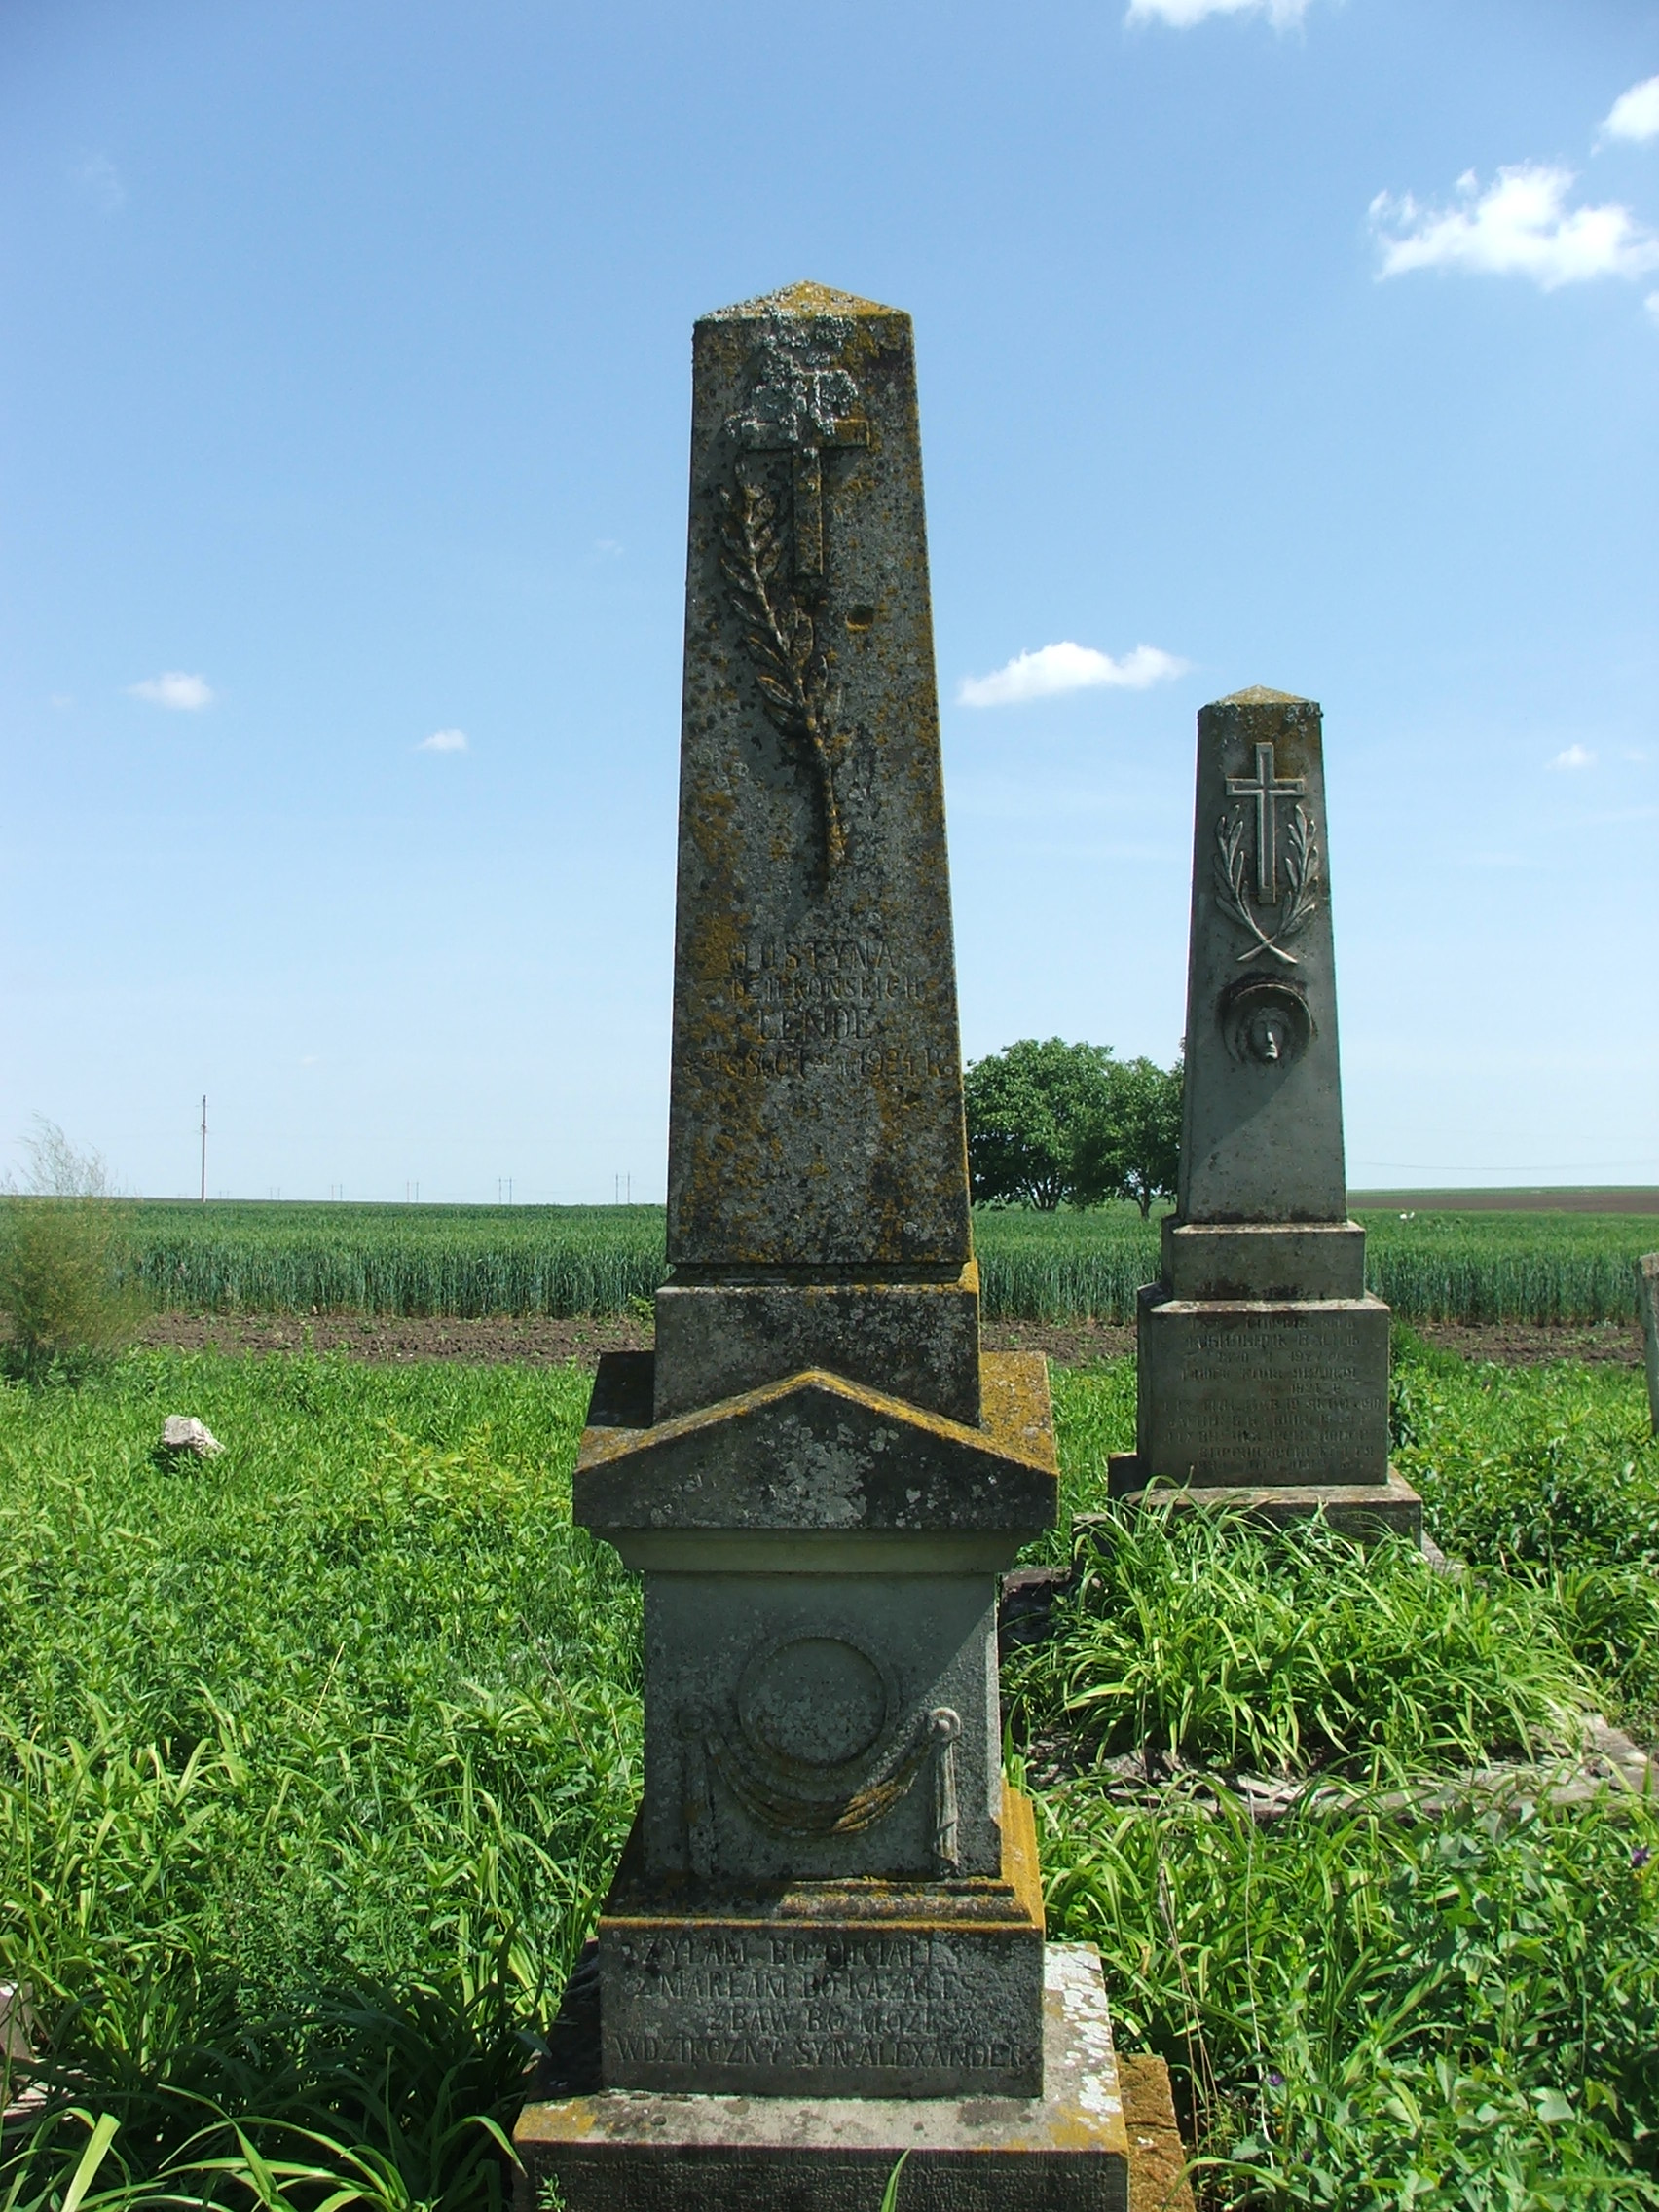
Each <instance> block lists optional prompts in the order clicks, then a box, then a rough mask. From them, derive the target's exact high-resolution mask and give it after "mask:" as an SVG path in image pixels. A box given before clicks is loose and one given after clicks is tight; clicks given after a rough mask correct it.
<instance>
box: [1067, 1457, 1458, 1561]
mask: <svg viewBox="0 0 1659 2212" xmlns="http://www.w3.org/2000/svg"><path fill="white" fill-rule="evenodd" d="M1107 1488H1108V1490H1109V1491H1110V1493H1111V1495H1112V1496H1113V1497H1115V1498H1118V1499H1120V1500H1121V1501H1122V1502H1123V1503H1124V1504H1125V1505H1127V1506H1129V1507H1130V1508H1131V1509H1132V1508H1135V1507H1138V1506H1147V1507H1151V1508H1152V1509H1154V1510H1157V1511H1161V1512H1166V1513H1185V1512H1191V1511H1193V1510H1194V1509H1195V1508H1197V1509H1200V1510H1202V1511H1203V1512H1206V1513H1244V1514H1248V1515H1249V1517H1250V1519H1251V1520H1253V1521H1266V1522H1269V1523H1271V1524H1272V1526H1273V1527H1274V1528H1279V1529H1287V1528H1290V1527H1291V1526H1292V1525H1293V1524H1294V1523H1296V1522H1298V1521H1311V1520H1312V1519H1313V1517H1314V1515H1315V1514H1322V1515H1323V1516H1324V1518H1325V1520H1326V1521H1328V1522H1329V1524H1330V1525H1331V1527H1332V1528H1333V1529H1335V1530H1337V1532H1338V1533H1339V1534H1340V1535H1344V1536H1352V1537H1353V1538H1354V1539H1355V1540H1356V1541H1357V1542H1359V1543H1362V1544H1367V1543H1375V1542H1376V1541H1377V1539H1378V1537H1379V1536H1382V1535H1389V1534H1391V1535H1396V1536H1404V1537H1405V1538H1406V1539H1407V1540H1408V1542H1410V1543H1414V1544H1419V1545H1420V1544H1421V1543H1422V1540H1423V1535H1422V1499H1421V1498H1420V1497H1419V1495H1418V1493H1417V1492H1416V1491H1415V1490H1413V1488H1412V1486H1411V1484H1410V1483H1408V1482H1407V1481H1406V1480H1405V1479H1404V1477H1403V1476H1401V1475H1400V1474H1398V1473H1397V1472H1396V1471H1395V1469H1394V1468H1392V1467H1390V1468H1389V1469H1388V1474H1387V1479H1386V1481H1384V1482H1381V1483H1237V1484H1234V1483H1195V1484H1192V1485H1186V1484H1180V1485H1177V1484H1175V1483H1170V1482H1164V1481H1159V1482H1156V1483H1150V1482H1149V1481H1148V1479H1147V1474H1146V1469H1145V1466H1144V1464H1143V1462H1142V1460H1141V1459H1140V1457H1139V1456H1138V1455H1137V1454H1136V1453H1133V1452H1114V1453H1113V1455H1112V1456H1111V1459H1110V1460H1109V1462H1108V1466H1107Z"/></svg>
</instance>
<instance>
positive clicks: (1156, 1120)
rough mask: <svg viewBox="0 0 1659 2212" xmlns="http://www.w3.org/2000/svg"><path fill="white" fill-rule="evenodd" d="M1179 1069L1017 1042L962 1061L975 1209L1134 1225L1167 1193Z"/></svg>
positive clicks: (1056, 1042)
mask: <svg viewBox="0 0 1659 2212" xmlns="http://www.w3.org/2000/svg"><path fill="white" fill-rule="evenodd" d="M1184 1073H1185V1070H1184V1067H1183V1064H1182V1062H1181V1061H1180V1060H1177V1061H1176V1063H1175V1065H1174V1066H1173V1067H1171V1068H1161V1067H1159V1066H1157V1065H1156V1064H1155V1062H1153V1061H1152V1060H1149V1059H1146V1058H1145V1057H1142V1058H1139V1059H1134V1060H1119V1059H1115V1058H1114V1057H1113V1055H1112V1049H1111V1047H1110V1046H1109V1045H1067V1044H1065V1043H1063V1042H1062V1041H1061V1039H1059V1038H1058V1037H1051V1038H1050V1039H1049V1040H1048V1041H1047V1043H1042V1044H1040V1043H1039V1042H1038V1040H1037V1039H1036V1038H1034V1037H1026V1038H1022V1039H1021V1040H1020V1041H1019V1043H1018V1044H1015V1045H1010V1046H1009V1047H1008V1049H1007V1050H1006V1051H1001V1052H992V1053H989V1054H988V1055H987V1056H986V1057H985V1058H984V1059H982V1060H971V1061H970V1062H969V1063H968V1069H967V1074H966V1076H965V1079H964V1092H965V1105H966V1108H967V1116H968V1173H969V1179H970V1182H971V1184H972V1187H973V1194H974V1202H975V1204H976V1205H1024V1206H1037V1207H1040V1208H1041V1209H1043V1210H1044V1211H1046V1212H1047V1211H1051V1210H1052V1209H1053V1208H1054V1207H1055V1206H1057V1205H1060V1204H1062V1203H1063V1204H1066V1205H1073V1206H1097V1205H1100V1204H1103V1203H1104V1201H1105V1200H1106V1199H1107V1198H1132V1199H1133V1200H1134V1202H1135V1204H1136V1205H1138V1206H1139V1207H1140V1210H1141V1215H1142V1218H1143V1219H1144V1218H1145V1217H1146V1216H1147V1215H1148V1214H1150V1213H1151V1211H1152V1203H1153V1200H1154V1199H1155V1198H1173V1197H1174V1196H1175V1189H1176V1183H1177V1180H1178V1178H1179V1175H1180V1167H1181V1091H1182V1084H1183V1078H1184Z"/></svg>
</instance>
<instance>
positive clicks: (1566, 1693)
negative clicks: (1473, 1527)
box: [1005, 1514, 1592, 1782]
mask: <svg viewBox="0 0 1659 2212" xmlns="http://www.w3.org/2000/svg"><path fill="white" fill-rule="evenodd" d="M1005 1691H1006V1694H1007V1695H1008V1696H1009V1697H1010V1699H1011V1700H1012V1702H1013V1703H1014V1706H1015V1709H1016V1711H1017V1712H1018V1714H1019V1715H1020V1718H1021V1722H1022V1724H1023V1725H1024V1726H1025V1727H1026V1728H1029V1729H1030V1730H1032V1731H1035V1732H1041V1733H1045V1734H1055V1733H1058V1734H1061V1735H1063V1736H1064V1738H1065V1739H1066V1740H1067V1741H1068V1742H1069V1743H1070V1744H1071V1745H1073V1746H1074V1747H1075V1751H1076V1752H1077V1754H1079V1755H1082V1756H1085V1757H1087V1756H1088V1754H1090V1753H1098V1754H1114V1753H1120V1752H1124V1751H1143V1752H1147V1753H1159V1754H1161V1755H1162V1756H1164V1757H1166V1758H1167V1759H1168V1760H1170V1761H1174V1760H1177V1759H1179V1760H1184V1761H1187V1762H1189V1763H1196V1764H1199V1765H1203V1766H1215V1767H1220V1768H1224V1769H1239V1768H1248V1769H1250V1770H1252V1771H1254V1772H1255V1773H1258V1774H1267V1773H1286V1774H1289V1773H1296V1772H1301V1771H1304V1770H1306V1769H1307V1768H1309V1766H1317V1767H1319V1768H1321V1769H1324V1770H1326V1771H1327V1772H1340V1773H1342V1774H1344V1775H1345V1776H1355V1775H1357V1776H1361V1777H1363V1778H1365V1779H1367V1780H1369V1781H1372V1782H1379V1781H1381V1780H1383V1778H1385V1777H1386V1776H1387V1775H1389V1774H1391V1773H1398V1772H1418V1773H1420V1772H1425V1771H1433V1770H1435V1769H1439V1768H1442V1767H1448V1766H1469V1765H1474V1764H1477V1763H1478V1762H1479V1761H1480V1760H1481V1759H1483V1758H1484V1757H1486V1756H1488V1755H1490V1754H1491V1753H1493V1752H1520V1753H1525V1754H1527V1755H1529V1756H1534V1757H1535V1756H1538V1755H1540V1754H1542V1753H1548V1752H1550V1751H1564V1750H1567V1749H1569V1748H1570V1747H1571V1746H1572V1745H1573V1744H1574V1743H1575V1742H1576V1741H1577V1738H1578V1736H1579V1735H1580V1734H1581V1732H1582V1728H1581V1719H1580V1715H1581V1714H1582V1713H1583V1711H1584V1709H1585V1707H1586V1706H1587V1704H1588V1703H1589V1702H1590V1700H1591V1696H1592V1691H1591V1685H1590V1681H1589V1678H1588V1677H1587V1676H1586V1675H1585V1673H1584V1672H1583V1670H1582V1669H1581V1668H1580V1666H1579V1665H1578V1663H1577V1661H1576V1660H1575V1658H1574V1657H1573V1654H1572V1651H1571V1648H1570V1645H1569V1644H1568V1642H1567V1639H1566V1637H1565V1636H1564V1634H1563V1632H1562V1628H1561V1624H1560V1623H1559V1621H1558V1620H1557V1619H1556V1618H1555V1616H1554V1613H1553V1610H1552V1608H1551V1605H1550V1603H1549V1600H1548V1597H1547V1595H1546V1594H1545V1593H1543V1592H1541V1591H1539V1590H1536V1589H1534V1588H1532V1587H1531V1586H1530V1585H1528V1584H1526V1583H1520V1582H1516V1581H1513V1580H1512V1579H1510V1578H1508V1577H1504V1578H1502V1579H1501V1580H1499V1581H1496V1582H1493V1581H1492V1580H1490V1579H1488V1578H1487V1577H1484V1576H1479V1577H1477V1576H1460V1577H1453V1576H1448V1575H1441V1574H1436V1573H1435V1572H1434V1571H1433V1569H1432V1568H1431V1567H1429V1566H1428V1564H1427V1562H1426V1561H1425V1560H1424V1558H1423V1556H1422V1554H1421V1552H1420V1551H1419V1550H1417V1549H1416V1548H1415V1547H1410V1546H1407V1545H1406V1544H1404V1543H1403V1542H1400V1541H1399V1540H1397V1539H1391V1540H1389V1541H1388V1542H1386V1543H1384V1544H1381V1545H1379V1546H1378V1547H1377V1549H1376V1550H1375V1551H1374V1552H1373V1553H1372V1554H1371V1556H1370V1557H1369V1558H1366V1557H1364V1556H1363V1555H1361V1554H1359V1553H1357V1552H1356V1551H1355V1550H1354V1548H1353V1547H1352V1546H1351V1545H1350V1544H1347V1543H1345V1542H1343V1541H1342V1540H1341V1539H1339V1538H1335V1537H1332V1536H1330V1535H1329V1534H1328V1533H1326V1532H1325V1531H1323V1530H1319V1529H1310V1530H1306V1531H1303V1532H1301V1533H1298V1534H1294V1535H1290V1536H1284V1537H1271V1536H1267V1535H1264V1534H1262V1533H1260V1532H1259V1531H1257V1530H1252V1529H1250V1528H1248V1527H1246V1526H1241V1525H1239V1524H1238V1523H1236V1522H1232V1523H1229V1522H1227V1521H1223V1520H1219V1519H1216V1518H1213V1517H1211V1516H1208V1515H1199V1514H1190V1515H1185V1516H1182V1517H1180V1518H1179V1519H1178V1520H1176V1521H1175V1522H1174V1523H1173V1524H1172V1525H1171V1524H1169V1523H1167V1522H1165V1520H1164V1519H1163V1518H1162V1517H1161V1516H1159V1517H1153V1516H1146V1515H1143V1516H1140V1517H1138V1518H1137V1519H1127V1518H1125V1519H1122V1520H1120V1519H1117V1518H1116V1517H1110V1518H1108V1519H1107V1520H1106V1522H1105V1524H1104V1525H1103V1526H1096V1527H1095V1528H1093V1529H1091V1530H1090V1531H1089V1534H1088V1538H1087V1539H1086V1541H1085V1544H1084V1547H1083V1554H1082V1559H1081V1562H1080V1574H1079V1577H1078V1581H1077V1585H1076V1588H1075V1589H1074V1591H1073V1592H1072V1594H1071V1595H1070V1597H1069V1598H1068V1599H1067V1600H1066V1601H1065V1603H1064V1604H1063V1605H1062V1606H1061V1607H1060V1612H1059V1634H1058V1635H1057V1636H1056V1637H1055V1638H1054V1639H1053V1640H1052V1641H1049V1642H1046V1643H1041V1644H1037V1645H1035V1646H1033V1647H1031V1648H1030V1649H1029V1650H1028V1651H1026V1652H1025V1653H1023V1654H1021V1655H1020V1657H1019V1659H1018V1660H1017V1662H1016V1663H1015V1665H1014V1666H1013V1667H1011V1668H1010V1669H1009V1671H1008V1673H1007V1676H1006V1677H1005Z"/></svg>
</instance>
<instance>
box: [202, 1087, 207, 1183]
mask: <svg viewBox="0 0 1659 2212" xmlns="http://www.w3.org/2000/svg"><path fill="white" fill-rule="evenodd" d="M202 1203H203V1205H205V1204H206V1203H207V1093H206V1092H205V1091H203V1093H202Z"/></svg>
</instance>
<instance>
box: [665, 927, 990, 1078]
mask: <svg viewBox="0 0 1659 2212" xmlns="http://www.w3.org/2000/svg"><path fill="white" fill-rule="evenodd" d="M938 990H939V979H938V977H937V976H934V975H924V974H919V973H917V972H915V971H913V970H910V969H908V968H905V967H904V966H903V965H901V964H900V963H899V962H897V961H896V960H895V959H894V958H893V956H892V953H891V951H890V949H889V947H888V945H887V943H886V942H885V940H882V939H880V938H823V937H812V938H783V937H779V938H768V937H752V938H749V939H746V940H744V941H743V942H742V943H741V944H739V945H738V946H737V947H736V949H735V950H734V952H733V953H732V956H731V960H730V964H729V966H728V967H727V968H726V970H725V971H724V972H723V973H718V974H716V975H714V976H707V975H705V976H703V977H699V978H698V996H699V997H700V998H701V1000H702V1002H703V1008H704V1014H703V1019H702V1020H701V1022H700V1023H699V1025H698V1026H699V1027H700V1028H701V1030H702V1032H703V1035H704V1036H705V1037H706V1038H708V1039H709V1040H710V1042H709V1043H708V1044H706V1045H705V1047H704V1050H703V1051H702V1053H701V1059H702V1062H703V1064H704V1066H705V1067H706V1068H707V1069H709V1070H710V1071H711V1072H712V1073H715V1074H718V1075H723V1076H731V1077H736V1078H737V1079H739V1080H749V1081H756V1080H760V1079H763V1078H766V1077H773V1076H793V1075H804V1074H806V1073H808V1072H809V1071H811V1070H813V1069H815V1068H825V1067H829V1068H830V1071H831V1072H832V1073H833V1074H835V1075H837V1076H841V1077H845V1078H848V1079H850V1080H854V1081H859V1082H870V1083H875V1082H894V1081H901V1082H903V1081H924V1082H936V1081H951V1082H954V1080H955V1076H956V1069H955V1065H954V1063H953V1062H952V1061H951V1060H950V1059H949V1058H948V1057H947V1055H945V1054H944V1053H942V1052H939V1051H931V1050H929V1049H927V1048H926V1047H922V1046H918V1045H916V1044H914V1043H913V1042H912V1041H911V1040H910V1038H909V1037H908V1036H907V1035H905V1034H904V1033H903V1032H905V1031H907V1030H908V1029H909V1027H910V1024H909V1023H908V1022H907V1021H904V1020H903V1016H904V1015H905V1014H908V1013H911V1012H912V1011H914V1010H923V1009H927V1008H928V1007H929V1004H930V1001H932V1000H933V999H934V998H935V997H936V995H937V993H938ZM895 1015H898V1016H900V1017H901V1022H900V1034H898V1035H895V1034H894V1033H893V1017H894V1016H895Z"/></svg>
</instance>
